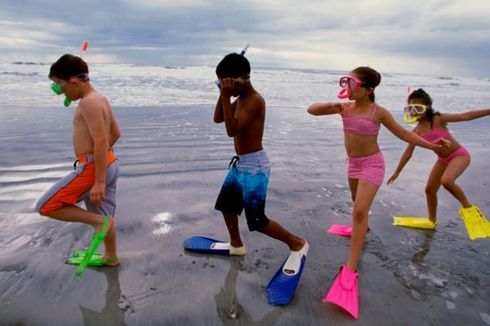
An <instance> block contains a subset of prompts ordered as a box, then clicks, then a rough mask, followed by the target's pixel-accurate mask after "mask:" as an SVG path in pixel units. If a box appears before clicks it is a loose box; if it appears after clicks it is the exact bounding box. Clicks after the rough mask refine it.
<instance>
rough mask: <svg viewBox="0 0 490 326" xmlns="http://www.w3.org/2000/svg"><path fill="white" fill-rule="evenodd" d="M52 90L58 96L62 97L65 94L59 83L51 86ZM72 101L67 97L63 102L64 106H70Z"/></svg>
mask: <svg viewBox="0 0 490 326" xmlns="http://www.w3.org/2000/svg"><path fill="white" fill-rule="evenodd" d="M51 90H52V91H53V92H54V93H55V94H56V95H61V94H63V90H62V89H61V86H60V84H57V83H52V84H51ZM70 104H71V100H70V99H69V98H68V97H65V101H64V102H63V105H64V106H70Z"/></svg>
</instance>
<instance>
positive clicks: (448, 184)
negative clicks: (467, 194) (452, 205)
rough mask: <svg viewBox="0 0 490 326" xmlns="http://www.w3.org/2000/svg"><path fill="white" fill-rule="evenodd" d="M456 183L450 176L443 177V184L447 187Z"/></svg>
mask: <svg viewBox="0 0 490 326" xmlns="http://www.w3.org/2000/svg"><path fill="white" fill-rule="evenodd" d="M454 184H455V183H454V180H452V179H449V178H442V179H441V185H442V186H443V187H444V188H446V189H448V188H452V187H454Z"/></svg>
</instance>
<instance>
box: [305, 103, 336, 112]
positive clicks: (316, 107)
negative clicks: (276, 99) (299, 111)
mask: <svg viewBox="0 0 490 326" xmlns="http://www.w3.org/2000/svg"><path fill="white" fill-rule="evenodd" d="M340 112H342V104H341V103H314V104H312V105H310V106H309V107H308V113H309V114H312V115H327V114H335V113H340Z"/></svg>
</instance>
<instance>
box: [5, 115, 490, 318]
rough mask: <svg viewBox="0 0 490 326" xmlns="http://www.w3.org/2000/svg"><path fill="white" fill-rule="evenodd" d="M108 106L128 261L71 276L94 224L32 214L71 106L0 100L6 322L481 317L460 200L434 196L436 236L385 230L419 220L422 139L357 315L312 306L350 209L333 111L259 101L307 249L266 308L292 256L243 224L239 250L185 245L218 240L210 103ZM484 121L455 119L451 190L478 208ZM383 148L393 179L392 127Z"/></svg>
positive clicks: (396, 196)
mask: <svg viewBox="0 0 490 326" xmlns="http://www.w3.org/2000/svg"><path fill="white" fill-rule="evenodd" d="M115 112H116V115H117V117H118V119H119V122H120V125H121V129H122V133H123V138H121V141H120V142H119V144H118V145H117V147H116V153H117V155H118V157H119V159H120V164H121V176H120V179H119V181H118V193H117V205H118V207H117V214H116V223H117V231H118V249H119V255H120V259H121V263H122V266H121V267H120V268H118V269H110V268H105V269H104V268H99V269H97V268H93V269H89V270H88V271H87V272H86V273H85V275H84V277H83V278H82V280H80V281H78V280H77V279H76V278H75V270H76V268H75V267H73V266H70V265H66V264H65V263H64V261H65V260H66V258H67V257H68V256H69V255H70V254H71V253H72V251H73V250H75V249H80V248H82V247H86V246H87V244H88V243H89V239H90V237H91V234H92V231H91V230H90V228H89V227H87V226H84V225H80V224H68V223H61V222H57V221H54V220H50V219H47V218H44V217H41V216H39V215H38V214H36V213H35V212H34V211H33V207H34V204H35V202H36V200H37V198H39V197H40V196H41V194H42V193H43V192H44V191H45V190H47V189H48V187H49V186H50V185H51V184H52V183H53V182H55V181H56V180H57V179H58V178H59V177H61V176H63V175H64V174H66V173H68V172H69V171H70V169H71V165H72V162H73V154H72V151H71V143H70V142H71V131H70V128H71V117H72V110H67V109H62V108H53V109H36V108H17V109H12V108H9V109H8V110H7V109H5V108H2V109H1V110H0V118H1V119H0V126H1V128H0V139H1V143H2V155H1V156H0V208H1V209H0V320H1V324H2V325H17V324H26V325H47V324H49V325H68V324H69V325H123V324H126V325H177V324H183V325H353V324H356V325H490V305H489V302H490V269H489V268H488V266H489V263H490V239H481V240H477V241H471V240H469V238H468V236H467V233H466V230H465V227H464V225H463V222H462V221H461V219H460V218H459V217H458V213H457V211H458V209H459V205H458V203H457V201H456V200H455V199H454V198H452V197H451V196H450V195H449V194H448V193H447V192H446V191H445V190H443V189H441V190H440V192H439V194H440V197H439V202H440V204H439V225H438V228H437V231H436V232H431V231H423V230H412V229H403V228H397V227H394V226H392V225H391V223H392V219H391V217H392V216H393V215H408V216H410V215H415V216H417V215H418V216H420V215H424V214H425V197H424V186H425V180H426V178H427V176H428V173H429V171H430V168H431V165H432V163H433V162H434V161H435V157H434V155H433V154H432V153H430V152H429V151H427V150H424V149H417V150H416V152H415V155H414V157H413V158H412V160H411V161H410V163H409V164H408V165H407V167H406V168H405V170H404V171H403V173H402V175H401V176H400V178H399V180H398V181H397V183H396V184H395V185H393V186H386V185H383V187H382V188H381V189H380V191H379V192H378V196H377V199H376V201H375V203H374V204H373V206H372V209H371V215H370V219H369V225H370V229H371V231H370V233H369V235H368V237H367V241H366V245H365V250H364V254H363V256H362V260H361V263H360V266H359V273H360V281H359V291H360V297H359V302H360V305H359V308H360V318H359V320H357V321H355V320H353V319H352V318H351V317H349V316H348V315H347V314H346V313H344V312H342V311H341V310H339V309H338V308H336V307H335V306H333V305H330V304H323V303H322V298H323V297H324V296H325V294H326V292H327V290H328V288H329V286H330V284H331V282H332V280H333V278H334V276H335V274H336V272H337V270H338V267H339V266H340V264H342V263H344V262H345V261H346V259H347V254H348V248H349V239H347V238H343V237H337V236H333V235H329V234H326V233H325V230H326V229H327V228H328V226H329V225H330V224H332V223H349V222H350V212H351V207H352V205H351V201H350V193H349V189H348V185H347V179H346V165H345V152H344V148H343V138H342V133H341V126H340V121H339V119H338V118H337V117H312V116H309V115H307V114H306V113H305V109H303V108H288V109H284V108H269V111H268V117H267V125H266V127H267V128H266V133H265V138H264V147H265V149H266V151H267V152H268V154H269V156H270V159H271V161H272V164H273V166H272V175H271V180H270V185H269V193H268V198H267V200H268V201H267V207H266V213H267V214H268V216H269V217H270V218H273V219H275V220H277V221H278V222H279V223H281V224H282V225H283V226H285V227H286V228H288V229H289V230H290V231H292V232H293V233H296V234H298V235H301V236H304V237H306V239H307V240H308V241H309V243H310V252H309V255H308V259H307V263H306V267H305V270H304V272H303V276H302V278H301V282H300V284H299V286H298V288H297V290H296V295H295V298H294V299H293V301H292V303H291V304H290V305H288V306H286V307H273V306H270V305H268V304H267V302H266V299H265V294H264V290H265V286H266V285H267V283H268V281H269V279H270V278H271V277H272V276H273V275H274V273H275V271H276V269H277V268H278V267H279V266H280V265H281V263H282V262H283V260H284V259H285V257H286V255H287V253H288V251H287V249H286V247H285V246H284V245H283V244H281V243H279V242H277V241H275V240H272V239H269V238H268V237H266V236H264V235H262V234H260V233H256V232H254V233H251V232H248V230H247V229H246V223H245V219H244V218H242V219H240V227H241V230H242V237H243V239H244V241H245V244H246V245H247V249H248V254H247V255H246V256H245V257H243V258H236V257H234V258H228V257H220V256H206V255H198V254H192V253H188V252H184V251H183V249H182V242H183V240H184V239H186V238H188V237H189V236H192V235H198V234H199V235H205V236H210V237H215V238H220V239H224V240H226V238H227V232H226V228H225V225H224V222H223V220H222V217H221V215H220V213H219V212H217V211H215V210H214V209H213V207H214V202H215V199H216V196H217V194H218V191H219V188H220V186H221V183H222V181H223V178H224V176H225V173H226V167H227V164H228V161H229V159H230V158H231V156H232V155H233V147H232V142H231V139H228V138H227V137H226V135H225V130H224V126H223V125H215V124H214V123H213V122H212V121H211V120H212V107H204V106H192V107H189V106H181V107H177V106H173V107H165V108H158V107H155V108H115ZM489 125H490V121H489V120H488V119H486V120H485V119H482V120H478V121H473V122H468V123H461V124H459V125H458V124H456V125H455V126H454V127H451V130H452V131H453V133H454V134H455V136H456V138H457V139H458V140H459V141H461V142H462V143H464V144H465V145H466V146H467V147H468V148H469V150H470V152H471V153H472V164H471V165H470V167H469V169H468V170H467V172H466V173H465V174H464V175H463V177H462V178H461V179H460V185H461V186H462V187H463V189H464V190H465V191H466V193H467V195H468V197H469V198H470V199H471V201H473V202H475V203H477V204H478V205H479V206H480V208H481V209H482V210H483V211H484V212H486V214H487V216H490V199H489V197H488V193H489V191H490V184H489V182H490V177H489V176H488V173H487V172H486V171H487V169H488V168H489V163H488V161H489V160H488V159H489V158H490V148H489V146H488V145H487V144H488V141H489V136H488V133H487V130H488V126H489ZM380 145H381V147H382V150H383V153H384V155H385V159H386V163H387V164H386V165H387V175H386V178H387V177H389V176H390V175H391V172H392V171H393V170H394V167H395V166H396V164H397V162H398V159H399V157H400V155H401V153H402V152H403V150H404V148H405V145H404V144H403V143H402V142H401V141H399V140H397V139H395V138H394V137H393V136H391V135H390V134H388V132H387V131H386V130H384V131H383V132H382V133H381V135H380ZM428 162H429V163H430V164H429V163H428ZM386 178H385V179H386Z"/></svg>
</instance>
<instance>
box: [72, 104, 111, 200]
mask: <svg viewBox="0 0 490 326" xmlns="http://www.w3.org/2000/svg"><path fill="white" fill-rule="evenodd" d="M79 107H80V111H81V114H82V117H83V119H84V121H85V123H86V124H87V128H88V132H89V134H90V138H92V141H93V144H94V157H95V162H94V163H95V182H94V185H93V186H92V188H91V189H90V194H89V198H90V201H91V202H93V203H94V204H95V205H99V204H100V203H101V202H102V201H103V200H104V198H105V181H106V180H105V176H106V171H107V151H108V150H109V140H108V139H107V136H106V132H107V131H106V130H107V129H106V126H105V124H104V115H103V109H102V106H101V105H100V103H99V102H98V101H97V100H95V99H93V98H85V99H83V100H82V101H80V104H79Z"/></svg>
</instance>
